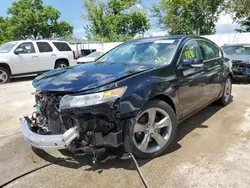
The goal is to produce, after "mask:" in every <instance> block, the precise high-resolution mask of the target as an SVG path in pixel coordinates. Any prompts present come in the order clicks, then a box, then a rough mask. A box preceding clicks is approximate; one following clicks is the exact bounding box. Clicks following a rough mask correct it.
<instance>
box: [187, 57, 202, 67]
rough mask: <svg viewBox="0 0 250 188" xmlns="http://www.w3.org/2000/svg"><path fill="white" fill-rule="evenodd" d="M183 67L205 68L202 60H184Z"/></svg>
mask: <svg viewBox="0 0 250 188" xmlns="http://www.w3.org/2000/svg"><path fill="white" fill-rule="evenodd" d="M182 65H184V66H190V67H194V68H198V67H203V60H202V59H201V58H195V59H184V60H183V62H182Z"/></svg>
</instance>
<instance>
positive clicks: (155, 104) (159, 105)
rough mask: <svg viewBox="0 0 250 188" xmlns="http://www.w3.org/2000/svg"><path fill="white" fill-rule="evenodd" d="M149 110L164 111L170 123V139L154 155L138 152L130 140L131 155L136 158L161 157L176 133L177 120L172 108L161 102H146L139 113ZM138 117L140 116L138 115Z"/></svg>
mask: <svg viewBox="0 0 250 188" xmlns="http://www.w3.org/2000/svg"><path fill="white" fill-rule="evenodd" d="M149 108H160V109H162V110H164V111H166V112H167V113H168V115H169V117H170V119H171V121H172V132H171V135H170V138H169V140H168V142H167V144H166V145H165V146H164V147H163V148H161V149H160V150H159V151H157V152H154V153H144V152H142V151H140V150H139V149H138V148H137V147H136V146H135V144H134V142H133V140H132V153H133V154H134V155H135V156H136V157H137V158H154V157H157V156H159V155H161V154H162V153H163V152H164V151H166V149H167V148H168V147H169V145H170V144H171V143H172V141H173V140H174V138H175V136H176V131H177V118H176V114H175V112H174V111H173V109H172V107H171V106H170V105H169V104H167V103H166V102H164V101H161V100H153V101H150V102H148V103H147V104H146V105H145V107H144V108H143V109H142V111H141V112H143V111H145V110H147V109H149ZM138 115H140V114H138Z"/></svg>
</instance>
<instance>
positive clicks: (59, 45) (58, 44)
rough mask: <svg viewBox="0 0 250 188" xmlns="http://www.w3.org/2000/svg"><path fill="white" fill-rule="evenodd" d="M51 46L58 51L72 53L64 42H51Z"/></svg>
mask: <svg viewBox="0 0 250 188" xmlns="http://www.w3.org/2000/svg"><path fill="white" fill-rule="evenodd" d="M53 44H54V45H55V47H56V48H57V49H58V50H59V51H72V50H71V48H70V47H69V45H68V44H67V43H65V42H53Z"/></svg>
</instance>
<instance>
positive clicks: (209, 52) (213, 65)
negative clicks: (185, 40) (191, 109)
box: [198, 40, 223, 103]
mask: <svg viewBox="0 0 250 188" xmlns="http://www.w3.org/2000/svg"><path fill="white" fill-rule="evenodd" d="M198 43H199V45H200V48H201V52H202V56H203V64H204V68H205V70H206V75H205V77H206V85H205V88H204V98H203V99H204V102H205V103H208V102H210V101H211V100H213V99H215V98H217V97H218V96H219V95H220V92H221V91H222V88H223V86H222V81H221V79H222V74H223V58H222V55H221V51H220V50H219V48H218V47H217V46H215V45H214V44H212V43H210V42H209V41H206V40H198Z"/></svg>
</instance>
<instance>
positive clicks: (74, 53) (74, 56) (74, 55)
mask: <svg viewBox="0 0 250 188" xmlns="http://www.w3.org/2000/svg"><path fill="white" fill-rule="evenodd" d="M72 52H73V58H74V59H76V52H75V51H72Z"/></svg>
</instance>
